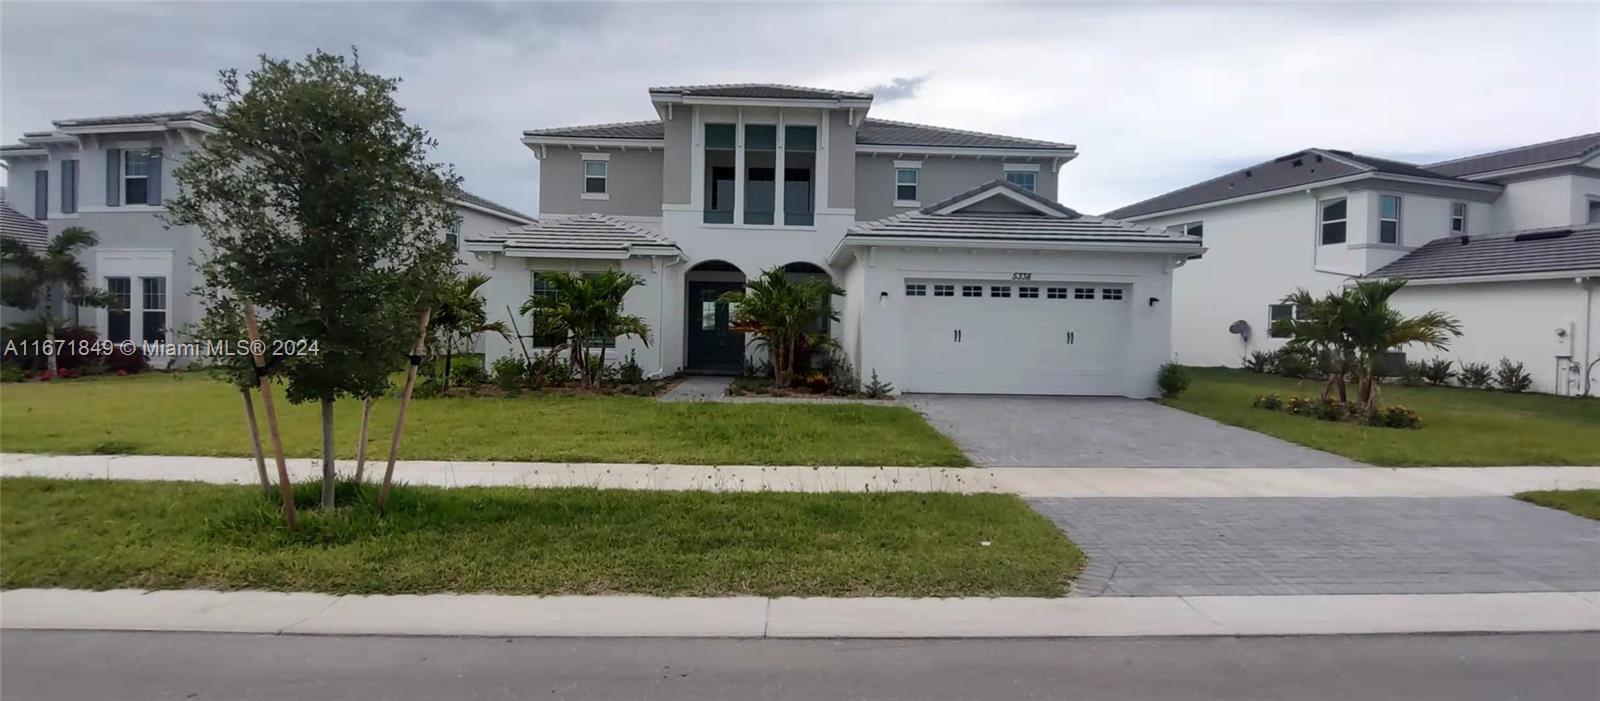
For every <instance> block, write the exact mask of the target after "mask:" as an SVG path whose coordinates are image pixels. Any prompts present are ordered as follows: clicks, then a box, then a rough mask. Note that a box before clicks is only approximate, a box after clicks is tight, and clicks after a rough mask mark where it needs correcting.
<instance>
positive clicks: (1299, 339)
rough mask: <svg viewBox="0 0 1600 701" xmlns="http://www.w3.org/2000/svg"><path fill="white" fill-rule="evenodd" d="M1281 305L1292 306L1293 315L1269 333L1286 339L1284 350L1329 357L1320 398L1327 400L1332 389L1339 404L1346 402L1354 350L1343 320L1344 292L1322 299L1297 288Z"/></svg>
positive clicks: (1346, 297)
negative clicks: (1335, 392) (1326, 374)
mask: <svg viewBox="0 0 1600 701" xmlns="http://www.w3.org/2000/svg"><path fill="white" fill-rule="evenodd" d="M1283 303H1284V304H1289V305H1293V308H1294V315H1293V316H1292V317H1290V318H1287V319H1278V320H1276V321H1274V322H1272V334H1273V335H1275V336H1288V337H1289V342H1288V343H1287V344H1285V347H1286V348H1288V349H1291V350H1296V351H1306V352H1309V353H1310V354H1311V355H1312V357H1316V358H1321V357H1324V356H1326V357H1328V358H1330V359H1331V361H1332V369H1331V372H1329V373H1328V384H1327V385H1326V386H1324V387H1323V388H1322V398H1323V399H1327V398H1328V397H1330V396H1331V395H1332V394H1333V391H1334V389H1335V388H1337V389H1338V390H1339V401H1340V402H1344V401H1347V396H1346V392H1345V375H1347V374H1349V372H1350V364H1351V362H1352V360H1353V358H1354V349H1353V348H1352V346H1351V342H1350V339H1349V337H1348V336H1347V335H1346V334H1345V325H1346V324H1345V317H1346V315H1347V314H1348V311H1349V308H1350V304H1349V295H1348V291H1347V290H1338V291H1334V292H1329V293H1327V294H1325V295H1323V296H1322V298H1321V299H1318V298H1316V297H1313V296H1312V295H1311V293H1310V292H1308V291H1307V290H1306V289H1305V288H1300V289H1297V290H1295V291H1294V293H1292V294H1289V295H1287V296H1285V297H1284V298H1283Z"/></svg>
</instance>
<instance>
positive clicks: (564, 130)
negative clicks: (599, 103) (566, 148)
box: [522, 119, 666, 139]
mask: <svg viewBox="0 0 1600 701" xmlns="http://www.w3.org/2000/svg"><path fill="white" fill-rule="evenodd" d="M522 133H523V135H524V136H561V137H568V138H577V139H662V138H665V137H666V127H664V126H662V124H661V122H659V121H656V120H653V119H652V120H649V121H644V122H612V123H609V124H587V125H580V126H572V127H552V128H549V129H529V130H527V131H524V132H522Z"/></svg>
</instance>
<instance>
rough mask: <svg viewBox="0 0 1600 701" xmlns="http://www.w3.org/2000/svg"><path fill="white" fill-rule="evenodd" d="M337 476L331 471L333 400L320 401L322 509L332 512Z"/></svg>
mask: <svg viewBox="0 0 1600 701" xmlns="http://www.w3.org/2000/svg"><path fill="white" fill-rule="evenodd" d="M338 479H339V474H338V473H337V472H335V471H334V469H333V400H332V399H328V398H324V399H323V400H322V508H323V510H326V511H332V510H333V487H334V483H335V482H337V481H338Z"/></svg>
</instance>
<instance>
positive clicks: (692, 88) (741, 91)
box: [650, 83, 872, 100]
mask: <svg viewBox="0 0 1600 701" xmlns="http://www.w3.org/2000/svg"><path fill="white" fill-rule="evenodd" d="M650 92H651V93H654V94H665V95H699V96H705V97H730V98H741V97H745V98H757V99H777V100H871V99H872V94H871V93H864V92H856V91H853V90H828V89H826V88H808V87H805V86H801V85H783V84H779V83H725V84H720V85H669V86H666V87H658V88H650Z"/></svg>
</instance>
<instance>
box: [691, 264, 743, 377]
mask: <svg viewBox="0 0 1600 701" xmlns="http://www.w3.org/2000/svg"><path fill="white" fill-rule="evenodd" d="M742 289H744V283H741V282H692V281H691V282H690V283H689V299H688V303H687V304H686V305H684V306H685V308H684V316H686V317H688V326H689V329H688V341H689V343H688V356H689V357H688V366H689V369H690V370H698V371H701V372H734V373H736V372H742V371H743V370H744V334H743V333H740V332H738V331H733V330H730V329H729V328H728V326H729V325H730V324H731V323H732V321H733V320H732V318H731V317H732V316H733V314H732V310H731V308H730V307H731V305H729V304H728V303H727V302H722V301H719V299H718V298H720V297H722V295H724V294H726V293H728V292H736V291H739V290H742Z"/></svg>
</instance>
